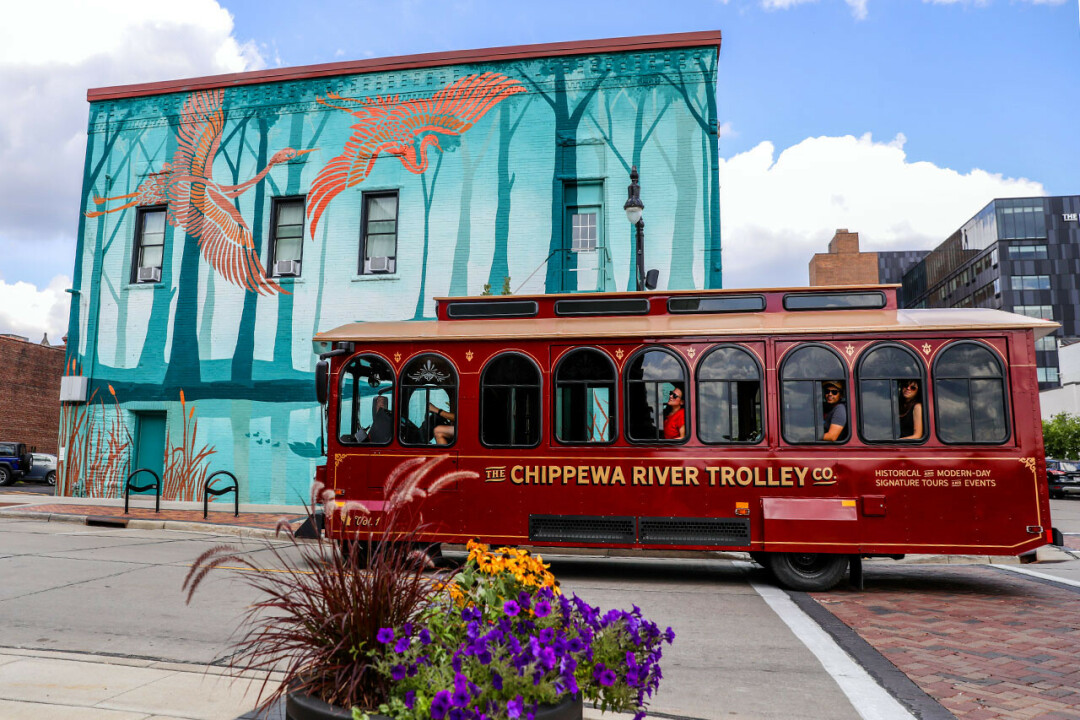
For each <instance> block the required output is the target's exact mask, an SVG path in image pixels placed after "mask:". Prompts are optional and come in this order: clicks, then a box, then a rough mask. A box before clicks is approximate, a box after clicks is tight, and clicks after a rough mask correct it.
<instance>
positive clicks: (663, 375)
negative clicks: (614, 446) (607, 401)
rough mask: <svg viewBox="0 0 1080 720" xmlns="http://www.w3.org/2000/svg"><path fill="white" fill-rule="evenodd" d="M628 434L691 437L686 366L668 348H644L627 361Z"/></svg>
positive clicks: (640, 438) (636, 438)
mask: <svg viewBox="0 0 1080 720" xmlns="http://www.w3.org/2000/svg"><path fill="white" fill-rule="evenodd" d="M626 367H627V369H626V373H625V376H624V378H625V382H626V438H627V440H631V441H633V442H668V441H671V442H681V441H685V440H686V438H687V437H688V433H687V427H688V426H689V422H688V421H689V418H688V417H687V414H688V412H689V398H687V396H686V386H687V383H686V377H687V372H686V368H685V367H683V364H682V362H681V361H680V360H679V359H678V358H677V357H676V356H675V353H674V352H672V351H670V350H667V349H659V348H652V349H648V350H643V351H641V352H639V353H637V354H636V355H634V356H633V357H632V358H630V361H629V362H628V363H627V365H626Z"/></svg>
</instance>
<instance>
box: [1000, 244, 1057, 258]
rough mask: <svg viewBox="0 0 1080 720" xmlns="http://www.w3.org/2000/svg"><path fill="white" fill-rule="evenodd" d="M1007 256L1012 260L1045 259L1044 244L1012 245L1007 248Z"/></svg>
mask: <svg viewBox="0 0 1080 720" xmlns="http://www.w3.org/2000/svg"><path fill="white" fill-rule="evenodd" d="M1009 257H1010V258H1011V259H1013V260H1046V258H1047V257H1048V256H1047V253H1046V246H1045V245H1013V246H1011V247H1010V248H1009Z"/></svg>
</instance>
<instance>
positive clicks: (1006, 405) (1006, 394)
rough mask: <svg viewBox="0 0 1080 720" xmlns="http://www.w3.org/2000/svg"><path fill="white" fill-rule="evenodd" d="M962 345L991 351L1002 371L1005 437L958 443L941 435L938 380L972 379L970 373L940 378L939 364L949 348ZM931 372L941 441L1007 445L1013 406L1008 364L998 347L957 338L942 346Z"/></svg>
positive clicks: (1000, 371)
mask: <svg viewBox="0 0 1080 720" xmlns="http://www.w3.org/2000/svg"><path fill="white" fill-rule="evenodd" d="M961 345H977V346H979V347H981V348H983V349H984V350H986V351H987V352H989V353H990V356H991V357H993V358H994V362H996V363H997V367H998V371H999V373H1000V374H999V376H998V379H999V380H1000V382H1001V399H1002V403H1003V404H1004V410H1005V418H1004V423H1005V437H1003V438H1002V439H1001V440H994V441H990V442H978V441H975V440H972V441H971V442H959V443H958V442H952V441H949V440H945V439H944V438H942V437H941V420H940V418H939V417H938V403H937V395H938V392H937V381H938V380H939V379H943V380H955V379H965V380H970V379H971V376H970V375H968V376H964V377H963V378H956V377H953V376H946V377H944V378H939V376H938V364H939V363H940V362H941V358H942V356H944V355H945V354H946V353H947V352H948V351H949V350H951V349H953V348H955V347H959V346H961ZM930 372H931V375H932V376H933V379H934V424H935V426H936V432H935V435H936V437H937V439H938V441H940V442H941V443H942V444H944V445H1005V444H1007V443H1008V442H1009V441H1010V440H1011V439H1012V408H1011V407H1010V406H1009V373H1008V369H1007V366H1006V364H1005V362H1004V360H1003V359H1002V357H1001V354H1000V353H999V352H998V351H997V349H996V348H994V347H993V346H992V345H989V344H987V343H984V342H979V341H978V340H955V341H953V342H951V343H949V344H948V345H946V346H944V347H943V348H941V349H940V350H939V351H938V353H937V355H935V356H934V364H933V367H932V368H931V370H930ZM983 379H988V378H983ZM968 397H969V398H970V397H971V395H970V393H969V394H968ZM968 412H971V403H970V402H969V403H968ZM972 426H973V427H974V418H972Z"/></svg>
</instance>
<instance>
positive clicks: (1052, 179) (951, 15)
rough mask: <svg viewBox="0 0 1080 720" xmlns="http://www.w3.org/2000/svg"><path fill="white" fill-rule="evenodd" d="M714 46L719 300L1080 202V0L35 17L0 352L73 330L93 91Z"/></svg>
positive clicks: (18, 113)
mask: <svg viewBox="0 0 1080 720" xmlns="http://www.w3.org/2000/svg"><path fill="white" fill-rule="evenodd" d="M716 29H719V30H720V31H721V32H722V33H723V43H722V46H721V51H720V63H719V73H718V95H717V97H718V105H719V120H720V128H721V136H720V157H721V167H720V183H721V225H722V242H723V247H724V250H723V261H724V285H725V287H733V288H735V287H769V286H790V285H805V284H806V283H807V281H808V271H807V265H808V263H809V261H810V258H811V256H812V255H813V253H815V252H824V251H825V249H826V246H827V244H828V240H829V238H831V237H832V234H833V232H834V231H835V230H836V229H837V228H848V229H850V230H852V231H857V232H859V233H860V239H861V242H862V249H864V250H907V249H930V248H932V247H934V246H935V245H937V244H938V243H940V242H941V241H942V240H944V239H945V238H946V237H948V235H949V234H951V233H952V232H953V231H954V230H956V229H957V228H958V227H959V226H960V225H961V224H963V223H964V222H965V221H967V220H968V219H969V218H970V217H972V216H973V215H974V214H975V213H976V212H978V210H980V209H981V208H982V207H983V206H984V205H986V203H988V202H989V201H990V200H992V199H993V198H995V197H1021V196H1034V195H1069V194H1077V193H1080V172H1078V170H1077V168H1078V167H1080V125H1078V123H1077V118H1080V76H1078V74H1077V72H1076V70H1077V69H1078V68H1080V0H696V1H693V0H665V1H664V2H651V3H642V2H634V1H633V0H621V1H620V2H612V1H609V0H591V1H590V2H587V3H583V2H580V0H577V1H575V2H566V1H563V0H546V1H545V2H543V3H508V2H505V1H498V0H493V1H490V2H488V1H481V0H456V1H455V0H441V1H436V0H400V1H396V0H380V1H378V2H369V1H367V0H332V1H328V2H319V1H318V0H308V2H307V3H306V4H305V5H300V4H298V3H295V2H291V1H290V2H283V1H280V0H232V1H230V0H185V2H183V3H177V2H175V1H171V2H159V1H158V0H70V1H62V0H38V2H35V3H19V4H17V5H15V6H13V7H12V8H8V9H7V11H6V18H5V23H3V24H2V25H0V98H3V101H2V102H0V108H2V112H0V170H2V172H0V258H2V260H0V333H16V334H20V335H24V336H27V337H29V338H31V339H32V340H34V341H39V340H40V339H41V337H42V335H43V334H44V333H46V332H47V333H48V335H49V339H50V341H51V342H53V343H57V342H59V340H60V338H61V337H62V336H63V335H64V334H65V333H66V326H67V317H68V301H69V297H70V296H69V295H68V294H67V293H65V290H66V289H67V288H69V287H71V277H72V275H73V271H74V261H75V245H76V243H75V235H76V231H77V229H78V211H79V193H80V189H81V177H82V168H83V160H84V154H85V148H86V124H87V118H88V105H87V103H86V90H87V89H88V88H94V87H105V86H109V85H120V84H128V83H136V82H150V81H161V80H169V79H176V78H184V77H197V76H203V75H212V74H219V73H229V72H239V71H244V70H256V69H261V68H267V67H290V66H296V65H310V64H317V63H326V62H338V61H342V60H357V59H364V58H371V57H387V56H394V55H408V54H413V53H423V52H438V51H446V50H466V49H474V48H487V47H497V46H503V45H521V44H530V43H540V42H558V41H567V40H587V39H595V38H606V37H625V36H632V35H642V34H652V33H668V32H689V31H695V30H716ZM642 182H643V187H647V186H646V185H645V184H644V183H646V182H647V179H646V178H642ZM643 199H644V200H645V201H646V204H648V199H647V196H644V197H643ZM646 212H647V211H646Z"/></svg>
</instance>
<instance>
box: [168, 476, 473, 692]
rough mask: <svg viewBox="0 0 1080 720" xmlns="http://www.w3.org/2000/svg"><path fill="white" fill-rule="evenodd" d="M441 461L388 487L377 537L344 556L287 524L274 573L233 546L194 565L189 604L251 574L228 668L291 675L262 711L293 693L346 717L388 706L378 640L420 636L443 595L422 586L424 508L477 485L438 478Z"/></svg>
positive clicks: (187, 584) (352, 545) (321, 492)
mask: <svg viewBox="0 0 1080 720" xmlns="http://www.w3.org/2000/svg"><path fill="white" fill-rule="evenodd" d="M443 460H445V456H440V457H435V458H432V459H430V460H427V459H421V460H420V462H414V461H412V460H409V461H406V462H405V463H402V465H403V466H404V468H399V471H397V472H395V473H394V474H393V475H392V476H391V477H390V478H388V480H387V484H386V494H387V497H388V498H389V499H388V500H387V501H386V503H385V504H384V506H383V508H382V510H381V512H382V518H383V520H382V522H381V523H380V535H379V536H375V535H374V534H373V533H372V532H369V533H368V535H367V536H366V538H363V537H362V538H360V541H357V542H348V543H344V545H345V548H346V549H344V550H343V549H342V545H340V544H339V543H337V542H335V541H333V540H328V539H326V538H325V537H324V536H322V535H320V536H319V537H318V538H317V539H316V540H301V539H299V538H297V537H296V536H295V534H294V533H293V531H292V527H291V526H289V525H288V524H287V523H286V524H285V525H284V526H282V525H281V524H279V534H284V536H285V539H286V541H287V542H286V543H285V544H284V545H282V544H280V543H273V542H270V541H267V542H266V549H267V550H268V551H269V554H270V556H271V559H272V562H271V563H269V564H270V565H271V566H272V567H270V568H267V567H263V565H264V563H259V564H256V563H255V562H254V561H253V560H251V559H250V557H249V555H248V553H247V552H238V551H237V550H236V549H235V548H233V547H232V546H229V545H220V546H217V547H214V548H211V549H210V550H207V551H206V552H204V553H203V554H202V555H200V556H199V557H198V559H196V561H195V563H194V565H192V567H191V570H190V571H189V572H188V574H187V577H186V578H185V579H184V585H183V588H184V590H186V591H187V602H188V603H190V602H191V599H192V597H193V595H194V594H195V592H196V590H198V588H199V586H200V585H201V584H202V583H203V581H205V580H206V579H207V578H208V577H210V576H211V573H212V572H213V571H214V570H217V569H241V570H244V571H245V572H243V574H242V575H241V581H242V582H244V583H245V584H246V585H248V586H249V587H251V588H254V589H255V590H256V591H257V595H258V599H257V600H256V601H255V602H254V603H253V604H252V605H251V606H250V607H249V608H248V610H247V611H246V612H245V614H244V618H243V622H242V625H241V628H240V630H239V631H238V635H237V636H236V639H235V640H234V642H233V647H234V648H235V649H236V651H237V652H236V653H235V654H234V655H232V656H231V657H230V659H229V667H230V668H231V669H233V670H236V671H247V670H254V671H262V672H266V671H270V670H277V671H283V673H284V681H283V683H282V684H281V685H280V686H279V687H277V688H275V689H274V690H273V691H271V692H269V693H267V692H266V691H267V689H268V688H267V684H266V682H267V681H265V680H264V682H263V685H262V686H261V688H260V692H259V698H260V708H261V709H262V710H266V709H268V708H269V707H270V706H271V705H272V704H273V703H274V702H275V701H277V700H278V699H279V698H281V697H282V696H283V695H285V694H286V693H287V692H290V691H296V692H301V693H306V694H309V695H312V696H315V697H318V698H319V699H321V700H323V701H324V702H327V703H329V704H331V705H336V706H339V707H345V708H348V707H352V706H358V707H360V708H365V709H366V708H374V707H376V706H378V705H379V704H380V703H382V702H384V701H385V700H386V698H387V697H388V696H389V691H390V688H391V686H392V680H391V679H390V678H389V677H387V676H384V675H383V674H381V673H379V672H377V671H376V670H375V669H374V667H373V663H374V662H376V661H377V660H378V659H379V658H380V657H381V656H382V655H384V654H385V653H386V651H387V650H388V648H387V647H386V645H385V644H384V643H383V642H380V640H379V633H380V631H381V630H382V629H383V628H394V627H412V626H415V625H416V624H417V623H418V622H419V621H420V620H421V619H423V618H424V617H425V615H426V613H429V612H430V610H431V608H432V601H433V600H434V599H435V598H436V595H437V594H439V593H440V592H441V591H439V590H437V589H436V586H435V584H434V583H432V582H431V581H430V580H429V579H428V578H426V577H424V570H425V568H426V567H428V566H429V565H430V561H429V558H428V555H427V551H428V548H425V547H424V545H423V544H421V543H420V542H419V538H420V536H421V535H422V533H423V532H424V530H425V529H426V527H425V525H424V523H423V520H422V517H421V515H420V507H419V505H418V503H417V502H416V501H418V500H421V499H423V498H425V497H428V496H429V495H431V494H433V493H434V492H437V491H438V489H439V488H442V487H445V486H446V485H447V484H449V483H450V482H453V481H455V480H458V479H460V478H462V477H466V476H467V477H476V473H471V472H466V471H457V472H451V473H444V474H441V475H436V472H435V471H436V467H437V466H438V465H439V464H440V463H441V462H442V461H443ZM447 478H450V480H447ZM312 494H313V497H315V498H318V499H320V500H322V501H323V504H324V508H325V510H326V512H335V508H336V507H337V506H336V504H335V503H334V493H333V491H328V490H326V489H325V488H322V487H316V488H313V491H312ZM308 507H309V508H311V507H313V505H312V506H308ZM340 511H341V512H344V513H348V514H355V513H361V514H368V513H370V512H371V510H369V508H368V507H367V506H365V505H363V504H362V503H348V504H346V505H345V506H343V507H342V508H340ZM310 513H311V510H310V509H309V514H310ZM365 566H366V568H367V569H366V570H365V569H362V568H364V567H365Z"/></svg>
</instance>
